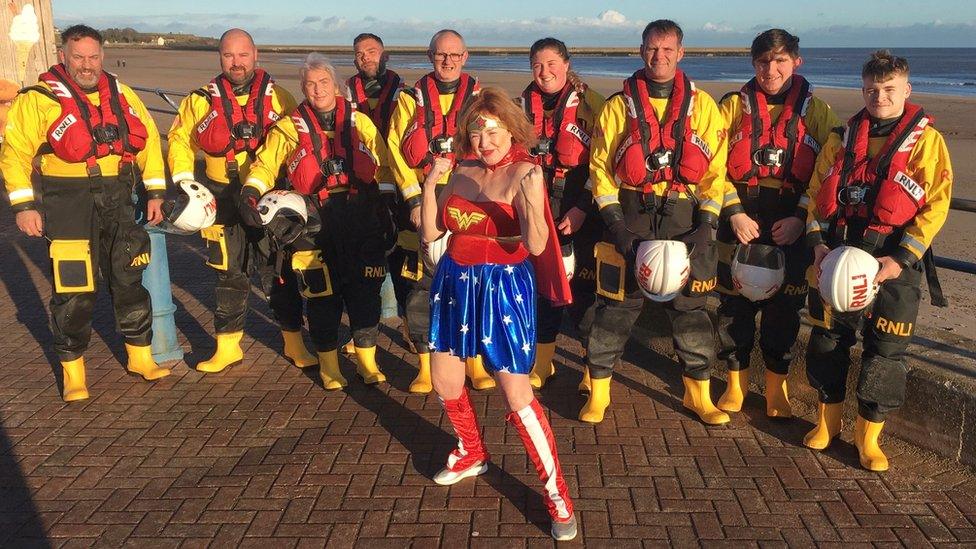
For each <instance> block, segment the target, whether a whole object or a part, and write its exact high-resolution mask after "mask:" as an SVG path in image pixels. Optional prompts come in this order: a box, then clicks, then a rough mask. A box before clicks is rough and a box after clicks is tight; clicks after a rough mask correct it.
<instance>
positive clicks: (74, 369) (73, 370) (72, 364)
mask: <svg viewBox="0 0 976 549" xmlns="http://www.w3.org/2000/svg"><path fill="white" fill-rule="evenodd" d="M61 372H62V373H63V374H64V395H62V397H61V398H63V399H64V401H65V402H74V401H76V400H85V399H86V398H88V387H86V386H85V359H84V357H79V358H76V359H74V360H69V361H68V362H62V363H61Z"/></svg>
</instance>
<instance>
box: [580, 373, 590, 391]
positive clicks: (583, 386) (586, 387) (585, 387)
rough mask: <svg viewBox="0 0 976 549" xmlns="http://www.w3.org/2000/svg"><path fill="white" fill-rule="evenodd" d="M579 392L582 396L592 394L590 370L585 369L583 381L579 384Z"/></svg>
mask: <svg viewBox="0 0 976 549" xmlns="http://www.w3.org/2000/svg"><path fill="white" fill-rule="evenodd" d="M578 390H579V392H580V394H582V395H588V394H590V369H589V368H583V379H582V380H581V381H580V382H579V387H578Z"/></svg>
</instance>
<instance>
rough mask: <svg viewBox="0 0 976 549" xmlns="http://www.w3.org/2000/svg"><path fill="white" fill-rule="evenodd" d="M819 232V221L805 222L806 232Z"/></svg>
mask: <svg viewBox="0 0 976 549" xmlns="http://www.w3.org/2000/svg"><path fill="white" fill-rule="evenodd" d="M819 232H820V223H817V222H816V221H811V222H809V223H807V233H808V234H809V233H819Z"/></svg>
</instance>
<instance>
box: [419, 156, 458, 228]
mask: <svg viewBox="0 0 976 549" xmlns="http://www.w3.org/2000/svg"><path fill="white" fill-rule="evenodd" d="M452 164H453V162H452V161H451V160H449V159H447V158H445V157H438V158H435V159H434V165H433V167H431V169H430V173H429V174H427V178H426V179H425V180H424V188H423V193H422V195H421V202H420V238H421V239H422V240H423V241H424V242H433V241H435V240H437V239H438V238H440V237H441V235H443V234H444V230H443V229H442V228H441V227H440V226H438V223H437V219H438V217H439V214H440V211H441V208H443V207H444V201H446V200H447V197H449V196H451V192H452V189H453V188H454V182H453V181H448V182H447V185H446V186H445V188H444V189H443V190H442V191H441V195H440V199H438V196H437V182H438V181H439V180H440V178H441V177H442V176H443V175H444V174H445V173H447V172H448V171H450V170H451V167H452Z"/></svg>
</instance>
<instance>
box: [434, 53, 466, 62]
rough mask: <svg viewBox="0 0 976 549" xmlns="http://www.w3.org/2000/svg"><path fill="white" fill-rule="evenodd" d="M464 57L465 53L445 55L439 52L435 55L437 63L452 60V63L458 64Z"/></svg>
mask: <svg viewBox="0 0 976 549" xmlns="http://www.w3.org/2000/svg"><path fill="white" fill-rule="evenodd" d="M462 57H464V54H463V53H443V52H437V53H435V54H434V59H435V60H437V61H445V60H447V59H450V60H451V61H454V62H458V61H460V60H461V58H462Z"/></svg>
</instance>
